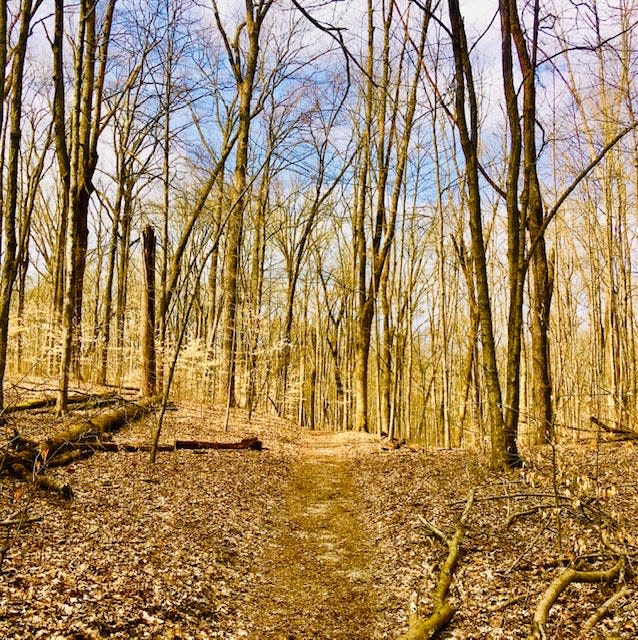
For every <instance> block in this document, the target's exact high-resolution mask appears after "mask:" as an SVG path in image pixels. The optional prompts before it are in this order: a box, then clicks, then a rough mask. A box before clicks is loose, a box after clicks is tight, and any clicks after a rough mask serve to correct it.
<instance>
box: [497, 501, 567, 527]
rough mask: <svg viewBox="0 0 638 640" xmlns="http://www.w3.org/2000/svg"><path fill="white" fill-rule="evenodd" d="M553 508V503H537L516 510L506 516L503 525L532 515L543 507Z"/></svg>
mask: <svg viewBox="0 0 638 640" xmlns="http://www.w3.org/2000/svg"><path fill="white" fill-rule="evenodd" d="M555 508H556V505H555V504H537V505H536V506H534V507H532V508H531V509H526V510H525V511H517V512H515V513H512V514H511V515H510V516H509V517H508V518H507V521H506V522H505V526H506V527H509V526H510V525H511V524H512V523H514V522H516V520H520V519H521V518H525V517H526V516H531V515H534V514H535V513H538V512H539V511H542V510H543V509H555Z"/></svg>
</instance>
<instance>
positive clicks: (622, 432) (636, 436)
mask: <svg viewBox="0 0 638 640" xmlns="http://www.w3.org/2000/svg"><path fill="white" fill-rule="evenodd" d="M589 421H590V422H591V423H592V424H595V425H596V426H597V427H600V428H601V429H602V430H603V431H605V432H606V433H609V434H612V435H615V436H618V438H616V441H622V440H638V433H636V432H635V431H633V430H632V429H629V428H628V427H624V426H622V425H621V426H618V427H610V426H609V425H608V424H606V423H605V422H603V421H602V420H599V419H598V418H597V417H596V416H590V418H589Z"/></svg>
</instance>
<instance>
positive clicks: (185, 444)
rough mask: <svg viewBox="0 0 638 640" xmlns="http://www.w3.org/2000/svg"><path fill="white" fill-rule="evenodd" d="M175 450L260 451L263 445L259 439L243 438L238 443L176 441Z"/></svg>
mask: <svg viewBox="0 0 638 640" xmlns="http://www.w3.org/2000/svg"><path fill="white" fill-rule="evenodd" d="M175 448H176V449H190V450H194V451H201V450H203V449H250V450H251V451H261V450H262V448H263V444H262V442H261V440H260V439H259V438H255V437H253V438H244V439H243V440H241V441H239V442H204V441H201V440H176V441H175Z"/></svg>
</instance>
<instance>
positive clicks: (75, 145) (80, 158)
mask: <svg viewBox="0 0 638 640" xmlns="http://www.w3.org/2000/svg"><path fill="white" fill-rule="evenodd" d="M115 3H116V0H109V1H108V2H107V4H106V8H105V11H104V14H103V15H102V16H101V25H100V28H99V30H98V6H97V0H80V4H79V14H78V32H77V42H76V46H75V48H74V61H73V87H74V91H73V101H72V105H71V112H70V114H69V116H70V117H69V118H68V127H67V112H66V104H65V103H66V100H65V93H64V51H63V39H64V0H55V29H54V36H53V76H54V101H53V120H54V129H55V141H56V154H57V158H58V165H59V171H60V177H61V182H62V186H63V196H62V197H63V205H62V217H63V218H64V217H65V216H68V223H66V229H67V234H66V235H67V238H66V250H65V254H66V274H65V278H66V284H65V291H64V306H63V316H62V322H63V337H62V357H61V360H60V375H59V392H58V398H57V405H56V411H57V413H58V414H61V413H64V412H65V411H66V404H67V396H68V388H69V374H70V369H71V366H72V364H73V365H74V367H75V368H76V370H77V372H78V373H79V356H80V353H79V350H80V340H81V324H82V298H83V291H84V271H85V267H86V253H87V247H88V211H89V201H90V198H91V195H92V193H93V191H94V189H95V187H94V185H93V175H94V173H95V169H96V167H97V161H98V153H97V147H98V139H99V136H100V134H101V132H102V130H103V128H104V121H103V119H102V102H103V101H102V97H103V89H104V80H105V77H106V67H107V58H108V46H109V40H110V35H111V25H112V21H113V11H114V8H115ZM67 131H68V133H67ZM61 240H62V238H61Z"/></svg>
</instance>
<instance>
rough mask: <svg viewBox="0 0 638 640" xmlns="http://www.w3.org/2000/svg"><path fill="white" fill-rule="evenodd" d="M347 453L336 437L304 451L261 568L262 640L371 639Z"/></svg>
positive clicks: (365, 554)
mask: <svg viewBox="0 0 638 640" xmlns="http://www.w3.org/2000/svg"><path fill="white" fill-rule="evenodd" d="M351 446H352V445H351V443H348V442H346V441H343V440H340V438H339V435H338V434H326V435H324V436H314V437H312V436H310V437H309V438H308V439H307V441H306V442H303V443H301V447H300V452H301V454H300V456H299V457H298V459H297V460H296V461H295V463H294V464H293V465H292V468H291V475H290V483H289V491H288V495H287V496H286V502H285V509H284V512H283V513H282V514H281V518H279V519H278V522H277V523H276V524H275V526H274V527H273V539H272V542H271V544H270V545H269V549H268V552H267V555H268V556H269V557H268V558H267V559H266V562H265V563H264V564H265V566H267V567H271V570H270V571H269V572H268V574H266V575H265V576H264V579H265V588H264V590H263V597H264V605H263V614H264V617H263V619H262V621H263V626H262V627H261V629H259V631H258V633H259V637H260V638H286V639H288V640H292V639H299V640H301V639H302V638H325V639H326V640H328V639H330V640H338V639H341V638H352V639H356V638H360V639H362V640H363V639H364V638H369V637H370V630H369V624H370V622H371V620H373V619H374V616H375V603H374V602H373V598H372V594H373V593H374V590H373V589H372V576H371V573H370V570H369V566H370V556H371V549H370V547H369V543H368V542H367V539H366V535H365V531H364V530H363V528H362V525H361V518H360V514H361V509H362V504H361V500H360V496H359V494H358V490H357V489H356V488H355V486H354V485H353V473H356V463H355V462H354V460H353V459H352V458H350V457H349V456H348V455H347V453H348V451H350V450H351ZM256 631H257V629H256Z"/></svg>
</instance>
